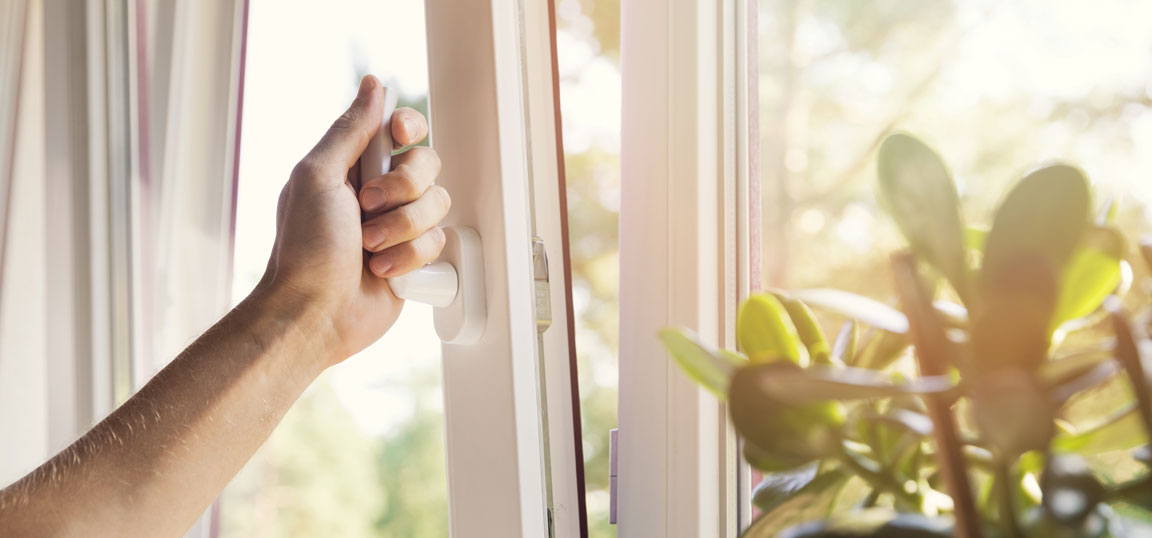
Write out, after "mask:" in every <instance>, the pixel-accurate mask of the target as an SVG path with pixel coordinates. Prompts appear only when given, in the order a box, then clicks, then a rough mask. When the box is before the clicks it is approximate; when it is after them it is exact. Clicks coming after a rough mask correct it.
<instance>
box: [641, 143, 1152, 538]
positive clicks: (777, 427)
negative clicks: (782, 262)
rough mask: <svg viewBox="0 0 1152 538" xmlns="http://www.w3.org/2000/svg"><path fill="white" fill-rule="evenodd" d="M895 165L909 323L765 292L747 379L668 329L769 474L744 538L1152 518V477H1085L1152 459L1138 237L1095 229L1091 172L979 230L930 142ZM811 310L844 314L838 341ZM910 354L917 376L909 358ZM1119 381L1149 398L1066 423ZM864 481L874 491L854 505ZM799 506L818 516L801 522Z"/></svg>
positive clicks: (820, 299)
mask: <svg viewBox="0 0 1152 538" xmlns="http://www.w3.org/2000/svg"><path fill="white" fill-rule="evenodd" d="M878 159H879V164H878V168H879V174H878V176H879V181H880V183H879V193H880V197H881V198H882V199H883V201H884V205H885V206H886V207H887V209H888V210H889V211H890V213H891V214H892V217H893V219H894V220H895V221H896V224H897V226H898V228H900V230H901V231H902V232H903V233H904V235H905V239H906V242H907V245H908V250H907V251H902V252H898V253H896V254H894V255H893V256H892V257H891V260H892V270H893V272H894V275H895V278H894V279H893V280H894V281H895V283H896V286H895V289H896V292H897V296H898V298H899V301H897V302H898V303H899V309H897V308H895V307H892V306H889V305H888V304H885V303H883V302H880V301H876V300H874V299H871V298H868V297H864V296H861V295H857V294H854V293H849V292H846V291H838V290H831V289H808V290H796V291H787V292H784V291H779V292H775V293H773V294H771V295H769V294H760V295H754V296H753V297H751V298H749V300H748V301H747V302H746V303H745V304H744V305H743V306H742V308H741V310H740V312H739V316H738V318H737V334H736V337H737V341H738V342H739V344H740V346H741V349H742V350H743V351H744V352H745V353H746V354H747V355H748V356H749V357H750V358H751V362H750V363H748V364H746V365H741V363H738V362H736V361H735V360H728V359H726V357H727V356H726V355H724V354H723V353H722V352H720V351H716V350H713V349H711V348H710V347H708V346H707V345H706V344H704V343H700V342H697V341H696V340H695V339H694V337H690V336H689V335H687V334H684V333H681V332H679V331H676V330H672V329H667V330H665V331H663V332H662V334H661V337H662V338H663V339H664V342H665V344H666V346H667V347H668V349H669V351H670V352H671V353H672V355H673V356H674V357H676V359H677V361H678V362H679V363H680V364H681V366H682V367H684V369H685V371H687V372H688V373H689V374H690V375H691V376H692V377H693V378H695V379H697V380H698V381H701V382H702V384H704V385H705V386H707V387H709V388H710V389H711V390H713V391H719V390H721V389H722V387H724V386H725V385H726V386H727V387H728V392H727V399H728V409H729V412H730V413H731V418H732V423H733V425H734V427H735V429H736V431H737V432H738V433H739V434H740V436H741V437H742V438H743V440H744V443H743V444H744V455H745V458H746V459H747V460H748V462H749V463H750V464H751V465H752V466H753V467H756V468H758V469H761V470H763V471H765V472H767V473H769V474H768V475H767V476H766V477H765V479H764V482H763V483H761V484H760V485H759V486H758V487H757V488H756V493H755V496H754V502H755V503H756V505H757V506H758V507H760V508H761V510H763V512H764V515H763V516H762V517H761V518H760V519H758V520H757V521H756V522H755V523H754V524H753V525H752V526H751V527H750V528H749V529H748V530H747V532H746V534H745V536H749V537H761V536H777V535H780V536H793V537H801V536H803V537H816V536H859V537H870V536H915V537H919V536H926V537H927V536H950V535H952V534H953V533H955V534H956V535H960V536H968V537H971V536H983V535H986V534H988V533H989V532H991V533H994V534H996V535H999V536H1008V537H1011V536H1023V535H1045V536H1049V535H1051V536H1095V535H1104V534H1105V533H1109V532H1112V533H1115V532H1118V531H1117V530H1116V529H1121V528H1122V527H1123V525H1124V524H1125V521H1123V520H1122V517H1121V516H1119V515H1117V514H1118V513H1120V512H1118V511H1117V510H1114V509H1113V505H1116V504H1117V503H1128V504H1135V505H1137V506H1147V507H1148V509H1149V510H1152V501H1149V499H1152V493H1149V492H1152V478H1139V477H1138V478H1136V479H1134V480H1132V481H1129V482H1125V483H1122V484H1114V483H1112V482H1111V480H1110V479H1109V478H1107V477H1105V476H1101V475H1099V474H1098V473H1097V472H1096V471H1093V470H1092V467H1090V466H1089V465H1088V464H1087V463H1086V462H1087V458H1093V457H1095V456H1096V455H1098V454H1104V453H1114V452H1115V451H1119V450H1129V449H1132V448H1137V447H1142V450H1143V452H1141V453H1152V447H1148V446H1146V445H1148V442H1149V441H1148V440H1149V434H1150V433H1152V386H1150V385H1149V379H1148V376H1147V373H1146V372H1145V370H1144V366H1145V365H1146V364H1152V357H1149V356H1146V355H1148V354H1149V351H1150V350H1152V341H1150V340H1149V331H1150V330H1152V324H1150V323H1149V322H1148V320H1149V319H1152V309H1150V308H1149V307H1148V306H1147V305H1142V304H1138V305H1135V306H1138V307H1140V308H1141V309H1142V310H1141V312H1139V313H1138V315H1135V316H1133V315H1130V314H1128V311H1127V310H1126V309H1125V307H1124V301H1122V299H1121V298H1120V297H1118V296H1117V295H1122V294H1123V293H1125V291H1126V290H1127V289H1128V288H1127V286H1124V285H1123V284H1122V281H1123V278H1122V276H1123V274H1124V272H1125V266H1124V264H1126V263H1127V262H1126V261H1125V257H1126V255H1127V247H1126V245H1127V244H1128V242H1127V241H1126V240H1125V238H1124V236H1123V234H1122V233H1121V232H1120V231H1119V229H1117V228H1116V227H1114V226H1111V225H1107V224H1105V225H1096V224H1093V223H1092V221H1091V219H1092V213H1093V212H1092V209H1091V208H1092V202H1091V192H1090V189H1089V186H1088V180H1087V178H1086V177H1085V176H1084V174H1083V173H1082V172H1081V171H1080V170H1079V169H1077V168H1074V167H1071V166H1067V165H1062V164H1053V165H1049V166H1046V167H1043V168H1040V169H1038V170H1035V171H1033V172H1031V173H1030V174H1028V175H1027V176H1025V177H1024V178H1023V179H1022V180H1020V182H1018V183H1017V184H1016V185H1015V186H1014V188H1012V189H1011V190H1010V192H1009V193H1008V195H1007V196H1006V197H1005V198H1004V200H1003V202H1002V203H1001V204H1000V206H999V208H998V209H997V211H996V212H995V215H994V217H993V219H992V226H991V228H989V229H988V231H987V232H982V231H978V230H980V229H979V228H974V227H969V226H967V225H966V224H965V223H964V221H963V219H962V218H961V217H960V215H961V207H960V198H959V196H958V195H957V191H956V187H955V185H954V184H953V183H952V180H951V178H950V176H949V174H948V172H947V168H946V167H945V165H944V164H943V162H942V161H941V160H940V158H939V157H938V156H937V153H936V152H935V151H933V150H932V149H931V148H928V147H927V146H925V145H924V144H923V143H921V142H919V141H918V140H916V139H915V138H913V137H911V136H910V135H907V134H896V135H892V136H891V137H889V138H887V139H886V140H885V141H884V142H883V143H881V144H880V150H879V157H878ZM1109 212H1110V210H1107V209H1106V210H1105V211H1103V214H1108V213H1109ZM1106 220H1107V219H1104V221H1106ZM1144 251H1145V252H1144V253H1145V255H1147V254H1152V247H1147V246H1145V247H1144ZM933 275H942V276H943V277H944V278H945V279H947V281H948V282H950V283H951V285H952V286H951V290H953V291H954V292H955V294H956V295H957V296H958V297H959V299H960V303H959V304H957V303H952V302H949V301H948V300H947V293H948V292H949V290H948V289H947V288H941V287H938V286H933V285H931V283H932V282H933V280H932V278H933ZM1128 306H1129V307H1131V306H1133V304H1131V303H1129V305H1128ZM812 309H815V310H816V311H818V312H822V313H823V314H825V315H829V316H832V317H833V318H834V319H837V320H843V321H842V322H843V323H844V325H843V328H842V329H841V331H840V333H839V335H838V336H837V338H836V341H835V344H833V345H832V346H829V345H828V340H827V338H826V337H825V336H824V332H823V330H822V328H821V327H822V326H821V323H820V319H819V318H818V317H817V316H816V314H814V313H813V311H812ZM1106 316H1107V317H1109V318H1110V320H1111V322H1112V323H1111V325H1110V326H1107V327H1102V324H1101V323H1100V322H1101V321H1102V320H1103V319H1104V318H1105V317H1106ZM1133 320H1140V321H1139V322H1135V321H1133ZM860 325H863V326H866V327H869V329H868V331H867V332H866V333H865V336H864V337H863V338H861V336H860V335H859V326H860ZM909 342H912V343H913V344H914V347H913V353H912V354H911V357H913V358H914V359H915V366H916V367H917V368H916V370H919V374H918V375H913V374H912V372H913V371H914V370H913V369H912V368H910V366H912V365H911V364H909V361H905V360H902V359H901V358H902V357H908V356H909V355H908V354H907V353H906V350H907V349H908V345H909ZM802 350H803V351H806V352H807V353H806V354H807V356H808V357H811V358H812V359H813V360H811V361H805V360H803V359H804V355H805V354H804V353H803V351H802ZM1121 374H1123V376H1124V378H1125V379H1126V380H1127V381H1128V384H1129V386H1130V388H1131V394H1132V395H1133V396H1134V401H1130V402H1129V403H1127V404H1124V405H1122V406H1120V407H1109V408H1098V409H1096V410H1095V412H1094V413H1093V414H1092V415H1089V416H1084V417H1080V420H1079V422H1080V423H1081V424H1087V425H1086V426H1077V425H1074V424H1070V423H1068V422H1067V421H1064V420H1062V413H1063V412H1064V408H1065V407H1068V406H1071V405H1072V404H1073V403H1076V402H1080V401H1082V400H1083V398H1084V395H1086V394H1092V393H1093V392H1094V391H1098V390H1102V388H1101V387H1105V386H1108V387H1112V386H1115V383H1114V381H1115V380H1116V379H1118V376H1120V375H1121ZM1145 459H1146V460H1148V461H1152V458H1145ZM1148 476H1149V477H1152V474H1149V475H1148ZM851 480H858V481H861V482H862V483H864V484H866V487H865V488H864V491H863V492H862V493H861V494H860V495H858V496H856V497H855V498H848V499H841V498H840V497H851V495H847V494H844V495H842V490H843V488H844V485H845V484H846V483H848V482H849V481H851ZM968 484H973V485H974V486H975V487H974V488H970V487H969V486H968ZM977 493H978V496H977V495H974V494H977ZM949 497H950V498H949ZM977 497H978V498H977ZM977 500H978V501H979V502H976V501H977ZM800 506H804V507H805V509H804V510H800V512H801V513H803V514H805V517H806V518H807V519H812V520H813V521H810V522H808V523H803V524H799V525H798V523H802V521H798V520H797V519H796V518H795V517H791V516H789V517H785V515H786V514H785V511H793V510H798V507H800ZM845 507H853V508H849V509H845ZM786 529H787V530H786ZM1029 533H1031V534H1029ZM1036 533H1040V534H1036Z"/></svg>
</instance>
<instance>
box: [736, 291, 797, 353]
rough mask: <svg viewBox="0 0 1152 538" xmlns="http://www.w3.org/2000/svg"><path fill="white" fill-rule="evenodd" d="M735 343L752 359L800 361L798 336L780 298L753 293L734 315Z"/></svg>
mask: <svg viewBox="0 0 1152 538" xmlns="http://www.w3.org/2000/svg"><path fill="white" fill-rule="evenodd" d="M736 342H738V343H739V344H740V350H741V351H743V352H744V354H745V355H747V356H748V358H749V359H751V360H752V362H770V361H778V360H786V361H790V362H793V363H798V362H800V337H799V335H797V334H796V328H795V327H794V326H793V325H792V320H791V318H790V317H789V316H788V311H787V310H785V309H784V305H782V304H780V301H779V300H778V299H776V297H773V296H772V295H768V294H758V295H753V296H752V297H750V298H748V300H747V301H745V302H744V305H743V306H741V307H740V312H739V313H737V314H736Z"/></svg>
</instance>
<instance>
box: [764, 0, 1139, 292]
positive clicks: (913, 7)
mask: <svg viewBox="0 0 1152 538" xmlns="http://www.w3.org/2000/svg"><path fill="white" fill-rule="evenodd" d="M1149 15H1152V5H1149V4H1145V3H1133V2H1127V1H1122V0H1109V1H1102V2H1090V3H1089V2H1078V1H1075V0H1043V1H1036V0H1017V1H1011V2H1004V1H998V0H962V1H961V0H931V1H924V2H867V3H865V2H855V1H852V0H821V1H816V2H805V1H799V0H760V104H761V108H760V133H761V136H760V139H761V140H760V141H761V155H762V158H763V169H762V178H763V193H764V239H765V243H764V246H765V255H764V260H765V264H766V267H765V280H766V283H767V284H768V285H772V286H780V287H791V288H797V287H809V286H834V287H837V288H841V289H846V290H850V291H855V292H860V293H865V294H868V295H872V296H875V297H877V298H880V299H886V298H888V297H889V296H891V284H890V280H891V279H890V278H889V277H888V272H887V253H888V252H890V251H891V250H893V249H894V248H896V247H898V246H899V245H900V243H899V236H898V234H897V233H896V230H895V227H894V226H892V225H891V224H890V222H889V219H888V218H887V217H886V216H885V215H884V214H883V213H882V212H881V211H880V208H879V207H878V205H877V203H876V200H875V198H874V197H873V189H872V187H873V184H874V182H875V152H874V150H875V148H876V145H877V143H878V142H879V138H880V137H881V136H883V134H884V133H885V132H887V131H888V130H890V129H892V128H900V129H904V130H908V131H911V132H913V133H915V134H917V135H918V136H920V137H923V138H924V139H925V140H927V141H928V142H929V143H930V144H932V145H933V146H935V147H936V148H937V149H938V150H939V151H940V152H941V153H942V155H943V157H944V159H945V160H946V161H947V162H948V164H949V166H950V168H951V169H952V172H953V174H954V175H955V176H956V178H957V182H958V184H959V187H960V189H961V196H962V198H963V205H964V209H965V210H966V212H967V213H968V215H967V216H968V217H969V220H972V221H978V222H986V221H987V216H988V214H989V212H990V211H991V209H992V208H993V207H994V206H995V204H996V203H997V202H998V201H999V199H1000V196H1001V195H1002V194H1003V192H1004V189H1005V188H1006V186H1007V185H1008V184H1009V182H1011V181H1014V180H1015V179H1016V178H1018V177H1020V175H1021V173H1022V172H1023V171H1025V170H1027V169H1028V168H1029V167H1031V166H1034V165H1035V164H1037V163H1040V162H1043V161H1045V160H1048V159H1060V160H1064V161H1068V162H1072V163H1076V164H1078V165H1079V166H1081V167H1083V168H1084V169H1085V170H1086V171H1087V172H1088V175H1089V177H1090V178H1092V180H1093V181H1094V183H1095V188H1096V190H1097V198H1098V199H1099V200H1103V199H1105V198H1106V197H1108V196H1114V197H1117V198H1119V199H1123V200H1124V204H1123V207H1122V208H1121V220H1122V222H1123V223H1124V224H1125V226H1130V227H1135V228H1138V229H1147V228H1148V225H1147V218H1146V216H1145V215H1144V213H1143V209H1142V208H1143V207H1144V206H1146V205H1147V203H1148V202H1149V201H1150V200H1152V182H1149V181H1147V178H1148V177H1150V175H1152V155H1150V154H1149V153H1148V152H1146V151H1145V152H1140V151H1134V150H1135V149H1137V148H1140V147H1144V146H1146V145H1147V141H1148V140H1149V138H1150V137H1152V109H1150V106H1152V97H1150V95H1152V85H1149V82H1148V81H1149V76H1150V75H1152V52H1150V51H1152V33H1149V32H1148V31H1147V25H1146V24H1144V21H1147V20H1148V16H1149ZM1137 21H1139V22H1137Z"/></svg>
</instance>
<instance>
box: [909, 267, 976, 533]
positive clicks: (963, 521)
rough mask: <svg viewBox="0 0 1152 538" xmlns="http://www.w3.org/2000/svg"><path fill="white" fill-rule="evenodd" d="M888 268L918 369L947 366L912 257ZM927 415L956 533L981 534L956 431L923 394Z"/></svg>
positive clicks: (936, 370)
mask: <svg viewBox="0 0 1152 538" xmlns="http://www.w3.org/2000/svg"><path fill="white" fill-rule="evenodd" d="M892 273H893V276H894V280H895V283H896V293H897V294H898V295H899V297H900V304H901V306H903V307H904V312H905V314H907V315H908V324H909V332H910V333H911V335H912V345H913V346H914V347H915V348H916V360H917V363H918V364H919V366H920V373H921V374H923V375H943V374H945V373H947V371H948V365H949V363H951V362H953V361H952V360H951V355H952V349H951V348H950V347H949V345H948V338H947V336H945V334H944V329H943V326H942V325H941V324H940V319H939V314H937V312H936V309H935V307H933V306H932V297H931V296H930V295H929V293H928V292H927V288H926V287H925V286H924V283H923V282H922V281H921V278H920V273H919V271H918V270H917V268H916V259H915V258H914V257H913V256H912V255H911V254H909V253H907V252H903V253H897V254H894V255H893V256H892ZM924 403H925V405H926V406H927V407H928V416H929V417H930V418H931V419H932V423H933V424H934V426H935V427H934V428H933V435H934V436H935V437H936V445H937V446H936V457H937V459H938V462H939V465H940V473H941V475H943V477H944V483H945V484H946V485H947V486H948V493H949V494H950V495H951V496H952V504H953V505H954V506H955V510H956V536H958V537H960V538H983V536H984V529H983V525H982V523H981V521H980V512H978V511H977V510H976V501H975V500H974V499H973V498H972V486H971V484H970V483H969V479H968V468H967V466H966V465H965V460H964V454H963V446H962V445H961V443H960V439H959V435H958V434H957V431H956V420H955V417H953V416H952V407H951V406H950V405H949V403H948V402H946V401H944V400H943V399H941V398H939V397H937V396H936V395H928V396H926V397H925V398H924Z"/></svg>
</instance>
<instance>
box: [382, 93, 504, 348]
mask: <svg viewBox="0 0 1152 538" xmlns="http://www.w3.org/2000/svg"><path fill="white" fill-rule="evenodd" d="M395 111H396V91H395V90H393V89H392V88H388V87H385V88H384V118H383V122H382V123H381V124H380V129H379V130H378V131H376V134H375V135H374V136H373V137H372V140H370V141H369V142H368V147H367V148H365V149H364V153H363V154H362V155H361V156H360V178H361V180H362V181H365V180H368V179H371V178H374V177H378V176H382V175H384V174H385V173H386V172H388V171H389V169H390V168H391V166H392V148H393V143H392V113H393V112H395ZM444 236H445V243H444V250H443V251H442V252H441V253H440V258H439V259H438V260H437V261H436V262H433V263H430V264H428V265H425V266H424V267H422V268H420V269H417V270H415V271H412V272H411V273H408V274H406V275H402V276H398V277H393V278H389V279H388V286H389V287H391V288H392V293H395V294H396V296H397V297H399V298H401V299H404V300H408V301H415V302H418V303H424V304H429V305H432V306H434V307H436V310H435V311H434V313H433V323H434V324H435V326H436V334H437V335H438V336H439V337H440V340H442V341H443V342H444V343H446V344H474V343H476V342H478V341H479V340H480V337H481V336H482V335H483V334H484V325H485V323H486V322H487V319H488V318H487V316H488V307H487V303H486V301H485V295H484V254H483V248H482V244H481V243H480V234H478V233H477V232H476V230H474V229H472V228H469V227H467V226H449V227H446V228H444Z"/></svg>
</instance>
